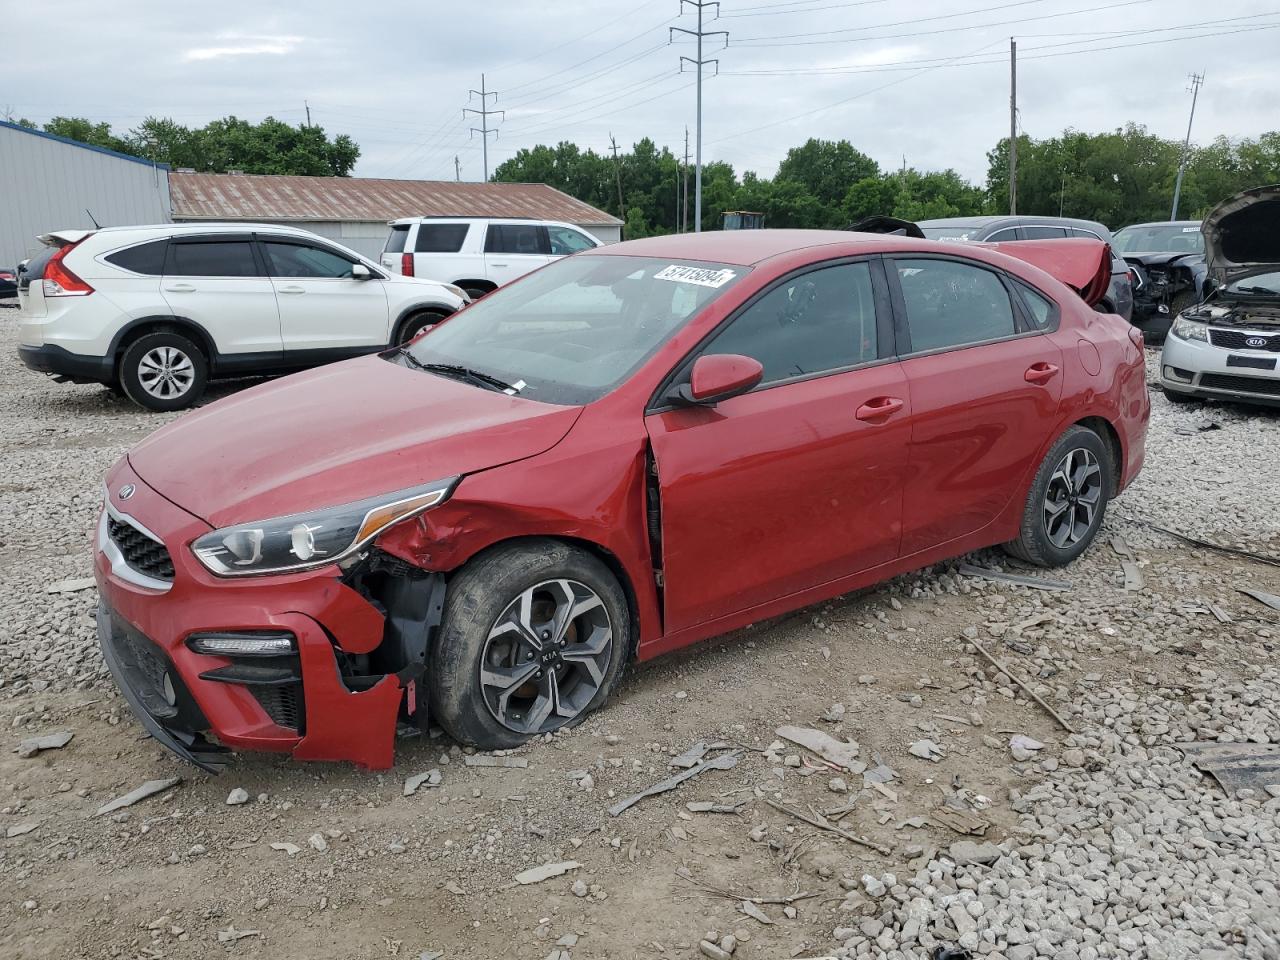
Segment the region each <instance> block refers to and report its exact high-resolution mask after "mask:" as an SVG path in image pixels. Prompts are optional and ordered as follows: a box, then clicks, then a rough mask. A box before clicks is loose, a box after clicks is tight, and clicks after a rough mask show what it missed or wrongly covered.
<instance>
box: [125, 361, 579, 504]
mask: <svg viewBox="0 0 1280 960" xmlns="http://www.w3.org/2000/svg"><path fill="white" fill-rule="evenodd" d="M581 412H582V408H581V407H564V406H554V405H552V404H546V403H539V402H537V401H535V400H526V399H522V398H520V397H513V396H508V395H506V394H504V393H497V392H493V391H489V390H485V389H482V388H480V387H475V386H471V385H470V384H467V383H462V382H459V381H456V380H448V379H445V378H443V377H440V376H437V375H435V374H432V373H427V372H425V371H421V370H413V369H409V368H407V367H402V366H400V365H399V364H396V363H389V362H387V361H386V360H385V359H383V358H382V357H381V356H371V357H363V358H360V359H358V360H347V361H344V362H342V363H335V364H330V365H329V366H325V367H320V368H318V369H316V370H312V371H309V372H307V373H300V374H295V375H294V376H291V377H285V378H283V379H280V380H276V381H273V382H271V383H267V384H263V385H262V386H258V387H254V388H251V389H249V390H245V391H243V392H241V393H238V394H236V395H235V396H232V397H228V398H227V399H225V400H221V401H219V402H217V403H214V404H211V405H210V406H208V407H205V408H203V409H201V410H198V411H196V412H194V413H191V414H188V415H187V416H185V417H183V418H182V419H180V420H178V421H176V422H174V423H171V424H169V425H168V426H165V427H163V428H161V429H160V430H158V431H156V432H155V433H154V434H152V435H151V436H150V437H148V438H147V439H146V440H144V441H143V442H142V443H140V444H138V446H136V447H134V448H133V450H131V451H130V452H129V463H130V465H131V466H132V467H133V469H134V471H135V472H136V473H137V474H138V476H139V477H141V478H142V479H143V480H144V481H145V482H146V483H147V484H148V485H149V486H151V487H153V488H154V489H155V490H156V491H157V492H159V493H160V494H161V495H162V496H164V497H165V498H167V499H168V500H170V501H172V502H173V503H175V504H177V505H178V506H180V507H182V508H183V509H184V510H186V511H188V512H189V513H192V514H194V515H195V516H197V517H199V518H201V519H202V520H204V521H205V522H207V523H209V524H211V525H212V526H214V527H225V526H228V525H230V524H236V523H246V522H249V521H253V520H264V519H269V518H271V517H277V516H284V515H286V514H290V513H300V512H302V511H306V510H314V509H318V508H321V507H328V506H336V505H339V504H343V503H349V502H351V501H353V500H360V499H364V498H366V497H372V496H377V495H379V494H382V493H392V492H394V491H397V490H403V489H405V488H406V487H412V486H416V485H419V484H424V483H430V482H432V481H435V480H441V479H444V478H446V477H454V476H461V475H462V474H467V473H474V472H476V471H478V470H485V469H487V468H489V467H496V466H500V465H501V464H504V463H511V462H513V461H516V460H523V459H525V458H526V457H531V456H534V455H536V454H539V453H542V452H543V451H544V450H548V449H550V448H551V447H553V446H555V445H556V444H557V443H559V442H560V440H561V439H563V438H564V436H565V435H566V434H567V433H568V432H569V428H570V427H572V426H573V423H574V421H575V420H577V418H578V415H579V414H580V413H581Z"/></svg>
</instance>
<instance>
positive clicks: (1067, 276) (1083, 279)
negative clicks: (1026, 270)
mask: <svg viewBox="0 0 1280 960" xmlns="http://www.w3.org/2000/svg"><path fill="white" fill-rule="evenodd" d="M984 246H987V247H989V248H990V249H992V250H998V251H1000V252H1001V253H1003V254H1005V255H1006V256H1010V257H1016V258H1017V259H1019V260H1022V261H1025V262H1026V263H1029V264H1031V265H1032V266H1035V267H1039V268H1040V269H1041V270H1043V271H1044V272H1045V273H1047V274H1049V275H1050V276H1052V277H1054V278H1056V279H1058V280H1061V281H1062V282H1063V283H1065V284H1066V285H1067V286H1069V287H1070V288H1071V289H1072V290H1074V291H1076V293H1078V294H1080V298H1081V299H1082V300H1084V302H1085V303H1087V304H1088V305H1089V306H1091V307H1092V306H1096V305H1097V304H1098V303H1100V302H1101V301H1102V298H1103V297H1104V296H1106V293H1107V287H1108V286H1110V284H1111V261H1112V257H1111V246H1110V245H1109V244H1106V243H1103V242H1102V241H1101V240H1087V239H1084V238H1079V239H1077V238H1070V239H1066V240H1012V241H1010V242H1008V243H990V244H984Z"/></svg>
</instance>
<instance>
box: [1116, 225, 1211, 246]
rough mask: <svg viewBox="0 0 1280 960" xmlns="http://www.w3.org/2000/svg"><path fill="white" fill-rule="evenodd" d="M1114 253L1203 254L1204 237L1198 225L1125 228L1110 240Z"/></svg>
mask: <svg viewBox="0 0 1280 960" xmlns="http://www.w3.org/2000/svg"><path fill="white" fill-rule="evenodd" d="M1111 249H1112V250H1114V251H1116V253H1204V236H1203V235H1202V234H1201V233H1200V224H1198V223H1197V224H1195V225H1194V226H1190V227H1187V226H1179V225H1178V224H1169V223H1143V224H1138V225H1137V226H1133V227H1125V228H1124V229H1123V230H1121V231H1120V232H1119V233H1117V234H1116V235H1115V236H1114V237H1112V238H1111Z"/></svg>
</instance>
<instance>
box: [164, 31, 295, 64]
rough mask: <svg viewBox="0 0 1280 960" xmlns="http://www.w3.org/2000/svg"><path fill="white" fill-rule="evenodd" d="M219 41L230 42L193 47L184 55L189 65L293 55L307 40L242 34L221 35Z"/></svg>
mask: <svg viewBox="0 0 1280 960" xmlns="http://www.w3.org/2000/svg"><path fill="white" fill-rule="evenodd" d="M217 39H219V40H225V41H228V42H227V43H226V45H224V46H218V47H192V48H191V49H190V50H186V51H184V52H183V54H182V59H183V60H184V61H186V62H188V63H190V62H193V61H198V60H220V59H222V58H224V57H253V56H261V55H263V54H269V55H272V56H277V57H278V56H283V55H285V54H287V53H292V52H293V51H294V50H295V49H296V48H297V47H298V45H299V44H301V43H302V42H303V41H304V40H305V39H306V38H305V37H296V36H280V37H252V36H244V35H241V34H221V35H219V36H218V38H217Z"/></svg>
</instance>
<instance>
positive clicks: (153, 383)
mask: <svg viewBox="0 0 1280 960" xmlns="http://www.w3.org/2000/svg"><path fill="white" fill-rule="evenodd" d="M118 375H119V378H120V386H121V387H122V388H123V390H124V393H125V396H127V397H128V398H129V399H130V400H132V401H133V402H134V403H136V404H138V406H140V407H145V408H146V409H148V410H181V409H182V408H183V407H189V406H190V405H191V404H193V403H195V401H196V400H198V399H199V398H200V395H201V394H203V393H204V388H205V385H206V384H207V383H208V382H209V361H208V360H207V359H205V355H204V352H203V351H201V349H200V348H199V347H198V346H196V344H195V343H193V342H192V341H191V340H190V339H189V338H187V337H185V336H183V335H182V334H180V333H174V332H172V331H168V330H163V331H157V332H155V333H146V334H143V335H142V336H141V337H139V338H138V339H137V340H135V341H133V343H131V344H129V346H128V347H126V348H125V351H124V355H123V356H122V357H121V358H120V368H119V372H118Z"/></svg>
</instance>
